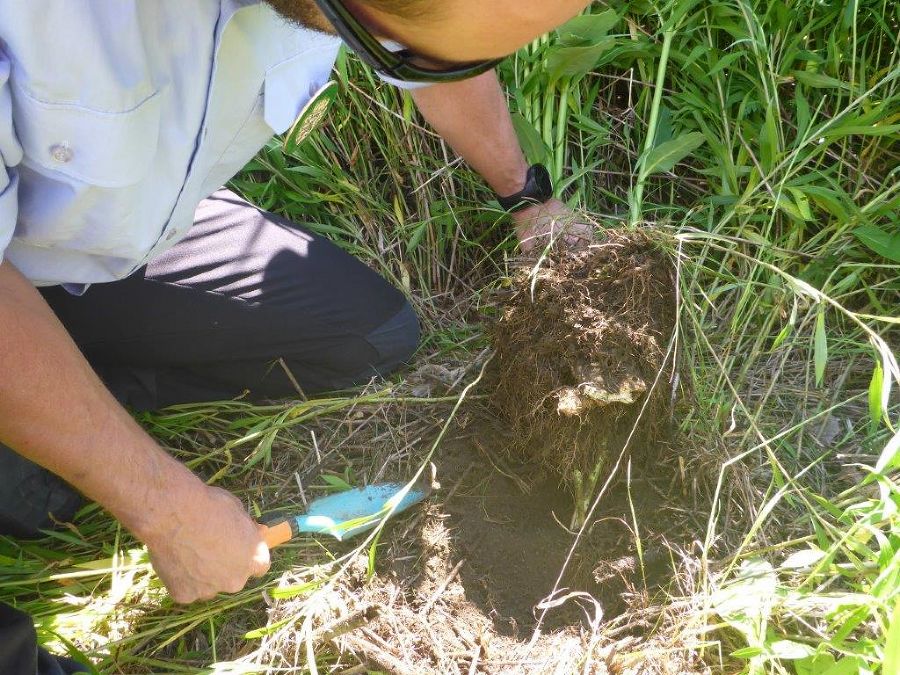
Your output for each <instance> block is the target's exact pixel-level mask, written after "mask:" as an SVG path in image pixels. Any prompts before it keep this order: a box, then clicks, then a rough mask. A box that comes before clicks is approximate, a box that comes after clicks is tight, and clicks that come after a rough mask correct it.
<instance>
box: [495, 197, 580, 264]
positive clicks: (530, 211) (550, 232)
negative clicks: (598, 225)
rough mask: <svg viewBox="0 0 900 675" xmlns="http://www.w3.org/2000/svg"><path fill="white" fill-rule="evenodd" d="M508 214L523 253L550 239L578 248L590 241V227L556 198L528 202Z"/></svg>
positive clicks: (539, 246) (548, 241)
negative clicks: (523, 207)
mask: <svg viewBox="0 0 900 675" xmlns="http://www.w3.org/2000/svg"><path fill="white" fill-rule="evenodd" d="M512 218H513V223H514V224H515V228H516V236H517V237H518V238H519V247H520V248H521V249H522V252H523V253H529V252H531V251H532V250H534V249H535V248H536V247H537V248H543V247H544V246H546V245H547V244H548V243H550V241H551V240H552V241H553V242H554V244H556V243H561V244H563V245H565V246H568V247H571V248H582V247H584V246H587V245H588V244H590V243H591V242H592V241H594V228H593V227H591V226H590V225H589V224H587V223H584V222H581V221H580V220H579V219H578V216H577V215H576V214H575V212H574V211H572V209H570V208H569V207H568V206H566V205H565V204H563V203H562V202H561V201H559V200H558V199H551V200H550V201H548V202H545V203H543V204H534V205H532V206H529V207H528V208H526V209H522V210H521V211H517V212H516V213H513V214H512Z"/></svg>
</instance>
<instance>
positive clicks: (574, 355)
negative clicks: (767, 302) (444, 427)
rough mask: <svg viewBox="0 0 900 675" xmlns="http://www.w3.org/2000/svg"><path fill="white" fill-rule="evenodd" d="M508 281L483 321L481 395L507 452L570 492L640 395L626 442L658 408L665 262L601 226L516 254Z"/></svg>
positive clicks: (614, 441)
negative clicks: (486, 331)
mask: <svg viewBox="0 0 900 675" xmlns="http://www.w3.org/2000/svg"><path fill="white" fill-rule="evenodd" d="M512 288H513V294H512V297H511V298H509V299H506V300H504V302H503V307H504V309H503V314H502V316H501V317H500V318H499V320H498V321H497V322H496V324H495V325H494V326H493V329H492V341H493V345H494V349H495V352H496V353H495V356H494V359H493V360H492V362H491V365H490V369H489V373H488V382H489V383H490V387H491V389H492V391H491V393H490V400H491V402H492V404H493V406H494V407H495V409H496V410H497V411H498V412H499V414H500V416H501V417H502V419H503V420H504V421H505V423H506V424H507V426H508V428H509V429H510V431H511V432H512V433H511V436H512V437H513V439H514V442H513V443H512V444H511V445H510V448H511V450H512V452H514V453H517V454H519V455H520V456H524V457H527V458H529V459H532V460H536V461H537V462H538V463H539V464H541V465H542V466H544V467H545V468H547V469H549V470H550V471H552V472H554V473H556V474H559V475H560V476H563V477H564V478H566V479H567V480H568V481H569V482H570V486H571V487H572V488H573V489H574V490H575V491H576V500H577V498H579V497H582V498H583V497H584V496H585V495H579V494H578V491H579V489H584V488H585V487H587V488H588V489H590V490H591V491H592V490H593V486H594V484H595V483H596V480H597V477H598V476H599V473H600V471H601V469H602V466H603V463H604V459H605V458H607V457H609V456H611V455H615V454H617V453H618V452H619V451H620V450H621V449H622V447H623V446H624V443H625V440H626V438H627V437H628V435H629V434H630V432H631V430H632V426H633V424H634V422H635V421H636V420H637V418H638V414H639V412H640V410H641V408H642V407H644V404H645V403H646V404H647V406H646V407H647V409H646V410H645V413H644V415H643V416H642V419H641V424H640V425H639V427H638V430H637V433H636V436H635V437H634V438H633V443H632V444H633V445H639V446H644V447H646V446H647V445H648V441H650V440H652V439H653V438H654V437H656V436H657V435H658V433H659V432H660V424H659V423H660V421H661V420H663V419H665V418H666V415H665V414H663V412H664V410H665V408H666V406H667V403H668V395H667V393H666V391H667V389H668V388H667V387H666V386H665V382H666V380H667V378H665V377H662V378H659V381H660V383H662V386H660V385H657V386H656V387H654V386H653V384H654V381H655V380H656V379H657V376H658V374H659V373H660V369H662V368H663V367H664V365H665V362H666V358H665V356H666V348H667V345H668V341H669V338H670V336H671V334H672V330H673V326H674V321H675V299H674V294H675V278H674V270H673V266H672V263H671V261H670V260H669V258H668V257H667V255H666V254H665V253H664V252H663V251H662V250H661V249H660V248H659V246H658V245H657V244H655V243H654V242H653V241H652V240H651V239H650V238H649V237H648V236H647V235H646V234H644V233H642V232H640V231H637V232H624V231H621V230H609V231H606V232H605V233H604V237H603V239H602V240H601V241H600V242H599V243H597V244H594V245H592V246H590V247H589V248H587V249H586V250H582V251H577V252H570V251H566V250H560V251H557V252H553V253H551V254H550V256H549V257H548V258H547V259H546V260H543V261H541V262H540V263H539V264H537V265H536V264H535V263H534V262H533V261H532V262H530V263H528V262H526V263H524V264H522V266H521V267H520V268H518V270H517V271H516V272H515V273H514V274H513V278H512ZM648 396H650V400H649V401H647V400H646V399H647V397H648Z"/></svg>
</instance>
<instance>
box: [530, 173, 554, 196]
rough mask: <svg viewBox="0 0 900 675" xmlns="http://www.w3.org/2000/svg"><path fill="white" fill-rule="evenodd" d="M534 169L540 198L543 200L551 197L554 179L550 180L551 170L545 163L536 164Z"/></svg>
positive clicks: (533, 174)
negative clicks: (548, 169)
mask: <svg viewBox="0 0 900 675" xmlns="http://www.w3.org/2000/svg"><path fill="white" fill-rule="evenodd" d="M532 169H533V173H532V176H533V178H534V182H535V184H536V185H537V188H538V192H539V196H540V198H541V199H542V200H543V201H546V200H548V199H550V197H552V196H553V181H552V180H550V172H549V171H547V167H545V166H544V165H543V164H535V165H534V166H533V167H532Z"/></svg>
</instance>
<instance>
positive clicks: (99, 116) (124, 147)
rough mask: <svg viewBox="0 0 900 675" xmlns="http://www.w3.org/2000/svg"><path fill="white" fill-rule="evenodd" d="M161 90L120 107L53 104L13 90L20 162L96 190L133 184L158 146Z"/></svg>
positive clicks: (144, 171) (21, 90)
mask: <svg viewBox="0 0 900 675" xmlns="http://www.w3.org/2000/svg"><path fill="white" fill-rule="evenodd" d="M161 98H162V90H158V91H156V92H154V93H153V94H151V95H150V96H148V97H147V98H145V99H144V100H142V101H141V102H140V103H138V104H137V105H136V106H134V107H133V108H131V109H128V110H122V111H105V110H96V109H92V108H88V107H84V106H80V105H74V104H70V103H54V102H52V101H48V100H44V99H42V98H39V97H37V96H35V95H33V94H32V93H30V92H27V91H25V90H23V89H22V88H20V87H14V88H13V116H14V120H15V127H16V136H17V137H18V139H19V143H20V144H21V146H22V149H23V150H24V158H23V162H22V163H23V164H24V165H25V166H27V167H29V168H30V169H32V170H35V171H37V172H38V173H41V174H44V175H47V176H48V177H53V178H57V179H60V178H61V179H63V180H65V179H69V180H70V181H76V182H78V183H84V184H87V185H91V186H96V187H101V188H121V187H125V186H129V185H134V184H135V183H138V182H140V181H141V179H142V178H144V176H146V174H147V171H148V170H149V168H150V166H151V164H152V162H153V159H154V157H155V156H156V152H157V148H158V145H159V125H160V114H161Z"/></svg>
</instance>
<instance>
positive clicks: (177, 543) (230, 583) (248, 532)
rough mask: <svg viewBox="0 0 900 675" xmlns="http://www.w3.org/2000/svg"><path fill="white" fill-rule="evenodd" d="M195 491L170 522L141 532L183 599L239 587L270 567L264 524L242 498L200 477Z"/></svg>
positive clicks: (162, 571)
mask: <svg viewBox="0 0 900 675" xmlns="http://www.w3.org/2000/svg"><path fill="white" fill-rule="evenodd" d="M190 493H191V494H190V495H189V496H187V497H186V498H181V499H177V498H176V504H173V506H175V507H176V508H172V509H168V510H167V511H168V517H167V518H166V520H167V521H168V522H165V523H161V524H160V526H156V527H154V528H153V529H152V531H151V532H150V533H149V534H146V535H144V536H143V537H142V538H143V539H144V542H145V543H146V544H147V548H148V549H149V550H150V561H151V562H152V563H153V568H154V569H155V570H156V573H157V574H158V575H159V578H160V579H162V581H163V583H164V584H165V585H166V588H168V589H169V595H171V596H172V599H173V600H174V601H175V602H178V603H190V602H195V601H197V600H208V599H210V598H212V597H214V596H215V595H216V594H217V593H222V592H224V593H237V592H238V591H240V590H241V589H242V588H244V586H245V585H246V583H247V580H248V579H249V578H250V577H259V576H262V575H264V574H265V573H266V572H267V571H268V569H269V549H268V547H267V546H266V544H265V541H263V538H262V534H261V530H260V527H259V525H258V524H257V523H256V522H254V521H253V519H252V518H250V516H249V515H248V514H247V511H246V510H245V509H244V507H243V505H242V504H241V502H240V500H239V499H237V498H236V497H235V496H234V495H232V494H231V493H229V492H226V491H225V490H221V489H219V488H217V487H209V486H207V485H205V484H203V483H202V482H200V481H198V482H197V484H196V487H194V488H192V489H191V490H190ZM178 502H180V504H178Z"/></svg>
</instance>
